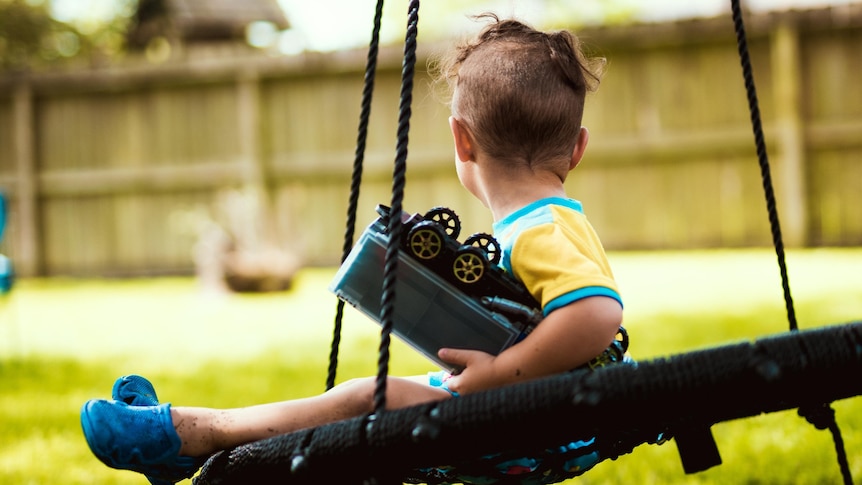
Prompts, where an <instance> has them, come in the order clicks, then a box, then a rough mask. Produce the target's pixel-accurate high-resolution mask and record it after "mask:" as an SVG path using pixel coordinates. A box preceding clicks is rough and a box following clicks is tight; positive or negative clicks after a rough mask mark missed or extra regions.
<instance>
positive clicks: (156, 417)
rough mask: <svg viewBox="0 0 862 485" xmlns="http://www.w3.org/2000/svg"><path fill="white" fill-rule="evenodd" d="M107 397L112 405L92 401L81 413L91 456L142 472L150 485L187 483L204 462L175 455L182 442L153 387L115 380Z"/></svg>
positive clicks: (139, 379)
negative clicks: (109, 396)
mask: <svg viewBox="0 0 862 485" xmlns="http://www.w3.org/2000/svg"><path fill="white" fill-rule="evenodd" d="M112 394H113V396H114V399H113V400H105V399H93V400H90V401H88V402H87V403H85V404H84V406H83V408H82V409H81V426H82V427H83V429H84V437H85V438H86V440H87V444H88V445H89V446H90V450H92V451H93V454H95V455H96V457H97V458H99V460H101V461H102V462H103V463H105V464H106V465H108V466H109V467H111V468H117V469H122V470H133V471H136V472H139V473H143V474H144V475H146V477H147V479H148V480H149V481H150V483H151V484H152V485H171V484H174V483H176V482H178V481H180V480H183V479H186V478H191V477H192V476H193V475H194V474H195V472H196V471H197V470H198V468H200V467H201V465H202V464H203V462H204V461H205V460H204V459H201V458H194V457H190V456H179V455H178V453H179V451H180V445H181V443H180V437H179V435H177V432H176V430H175V429H174V425H173V420H172V419H171V405H170V404H168V403H166V404H161V405H159V404H158V400H157V398H156V394H155V390H154V389H153V387H152V384H150V382H149V381H147V380H146V379H144V378H143V377H140V376H125V377H121V378H120V379H117V382H116V383H115V384H114V389H113V392H112ZM117 398H119V399H117Z"/></svg>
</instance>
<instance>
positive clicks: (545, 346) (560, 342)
mask: <svg viewBox="0 0 862 485" xmlns="http://www.w3.org/2000/svg"><path fill="white" fill-rule="evenodd" d="M621 323H622V307H621V306H620V304H619V302H617V301H616V300H614V299H612V298H608V297H603V296H594V297H589V298H584V299H583V300H578V301H576V302H574V303H572V304H569V305H567V306H564V307H562V308H558V309H557V310H554V311H553V312H551V313H550V314H549V315H548V316H547V317H545V319H544V320H542V322H541V323H540V324H539V326H538V327H536V329H535V330H533V332H532V333H531V334H530V335H529V336H527V338H525V339H524V340H523V341H522V342H520V343H518V344H517V345H514V346H512V347H510V348H508V349H506V350H505V351H503V352H502V353H500V355H498V356H497V357H494V356H492V355H490V354H487V353H485V352H480V351H475V350H462V349H441V351H440V358H441V359H443V360H445V361H447V362H451V363H453V364H459V365H463V366H465V369H464V371H463V372H462V373H461V374H460V375H458V376H456V377H454V378H452V379H451V380H450V381H449V388H450V389H451V390H453V391H455V392H458V393H461V394H465V393H470V392H475V391H480V390H483V389H490V388H494V387H499V386H502V385H506V384H512V383H515V382H519V381H524V380H528V379H535V378H537V377H543V376H548V375H551V374H556V373H559V372H565V371H567V370H571V369H574V368H575V367H578V366H579V365H582V364H584V363H586V362H589V361H590V360H591V359H592V358H593V357H595V356H597V355H599V354H600V353H601V352H602V351H603V350H605V349H606V348H607V347H608V345H610V343H611V341H612V340H613V339H614V336H615V335H616V332H617V330H619V326H620V324H621Z"/></svg>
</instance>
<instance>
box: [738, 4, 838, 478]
mask: <svg viewBox="0 0 862 485" xmlns="http://www.w3.org/2000/svg"><path fill="white" fill-rule="evenodd" d="M730 5H731V10H732V12H733V24H734V27H735V29H736V43H737V47H738V49H739V59H740V62H741V63H742V75H743V78H744V79H745V90H746V93H747V95H748V107H749V111H750V114H751V125H752V129H753V130H754V143H755V146H756V149H757V158H758V161H759V163H760V174H761V178H762V179H763V191H764V195H765V196H766V209H767V213H768V216H769V224H770V227H771V228H772V242H773V245H774V246H775V253H776V255H777V257H778V267H779V270H780V272H781V287H782V289H783V290H784V302H785V307H786V309H787V319H788V323H789V325H790V330H791V331H797V330H798V328H799V327H798V325H797V322H796V311H795V310H794V307H793V297H792V296H791V295H790V282H789V278H788V276H787V265H786V263H785V258H784V242H783V240H782V237H781V226H780V224H779V222H778V210H777V209H776V202H775V192H774V190H773V187H772V177H771V176H770V171H769V158H768V156H767V153H766V142H765V141H764V136H763V127H762V125H761V121H760V108H759V107H758V102H757V90H756V88H755V85H754V75H753V73H752V69H751V60H750V58H749V54H748V42H747V41H746V36H745V25H744V23H743V20H742V8H741V7H740V1H739V0H731V1H730ZM798 413H799V415H800V416H802V417H804V418H805V419H807V420H808V422H810V423H812V424H814V426H815V427H816V428H817V429H827V428H828V429H829V430H830V431H831V432H832V438H833V442H834V443H835V452H836V455H837V459H838V465H839V467H840V469H841V475H842V477H843V478H844V483H845V484H847V485H849V484H852V483H853V478H852V476H851V474H850V467H849V465H848V462H847V454H846V450H845V449H844V440H843V438H842V437H841V429H840V428H839V427H838V424H837V423H836V421H835V412H834V411H833V410H832V408H831V407H829V405H828V404H821V405H816V406H807V407H800V408H799V410H798Z"/></svg>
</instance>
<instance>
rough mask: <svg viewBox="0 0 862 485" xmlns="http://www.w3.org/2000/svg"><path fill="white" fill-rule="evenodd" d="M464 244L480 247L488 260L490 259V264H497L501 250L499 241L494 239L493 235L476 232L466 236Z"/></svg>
mask: <svg viewBox="0 0 862 485" xmlns="http://www.w3.org/2000/svg"><path fill="white" fill-rule="evenodd" d="M464 244H465V245H467V246H472V247H474V248H479V249H481V250H482V252H484V253H485V255H486V256H487V257H488V261H490V262H491V264H497V263H499V262H500V257H501V253H502V251H501V250H500V243H498V242H497V240H496V239H494V236H492V235H490V234H486V233H484V232H478V233H476V234H473V235H472V236H470V237H468V238H467V239H466V240H465V241H464Z"/></svg>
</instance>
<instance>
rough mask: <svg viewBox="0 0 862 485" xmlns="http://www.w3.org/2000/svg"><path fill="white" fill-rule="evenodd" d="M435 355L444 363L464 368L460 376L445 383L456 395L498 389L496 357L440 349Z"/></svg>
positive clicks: (458, 350)
mask: <svg viewBox="0 0 862 485" xmlns="http://www.w3.org/2000/svg"><path fill="white" fill-rule="evenodd" d="M437 355H438V356H439V357H440V359H442V360H443V361H445V362H448V363H450V364H454V365H458V366H461V367H463V368H464V370H463V371H461V373H460V374H458V375H456V376H452V377H451V378H450V379H448V380H447V381H446V383H447V384H448V386H449V389H450V390H452V391H454V392H457V393H458V394H469V393H471V392H476V391H481V390H484V389H491V388H494V387H498V386H500V385H501V384H502V382H498V380H499V377H498V376H497V373H496V371H495V367H494V361H495V359H496V357H494V356H493V355H491V354H488V353H485V352H482V351H480V350H466V349H440V351H439V352H437Z"/></svg>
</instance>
